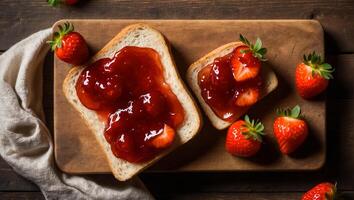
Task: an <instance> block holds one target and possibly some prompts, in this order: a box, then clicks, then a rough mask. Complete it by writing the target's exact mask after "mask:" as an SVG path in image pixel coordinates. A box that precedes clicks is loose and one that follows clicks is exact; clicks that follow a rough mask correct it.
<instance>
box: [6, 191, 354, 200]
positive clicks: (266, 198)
mask: <svg viewBox="0 0 354 200" xmlns="http://www.w3.org/2000/svg"><path fill="white" fill-rule="evenodd" d="M302 194H303V193H300V192H295V193H292V192H286V193H255V192H252V193H213V194H209V193H192V194H184V193H170V194H164V195H159V196H157V199H160V200H164V199H168V200H177V199H178V200H188V199H193V200H250V198H252V200H284V199H286V200H298V199H300V197H301V195H302ZM342 197H343V199H345V200H352V199H354V194H353V193H352V192H343V193H342ZM0 199H1V200H17V199H23V200H42V199H44V197H43V195H42V194H41V193H40V192H0Z"/></svg>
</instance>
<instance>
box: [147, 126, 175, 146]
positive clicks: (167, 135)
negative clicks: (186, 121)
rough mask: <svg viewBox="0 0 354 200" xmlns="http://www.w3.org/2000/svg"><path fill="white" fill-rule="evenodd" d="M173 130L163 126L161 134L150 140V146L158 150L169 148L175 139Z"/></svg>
mask: <svg viewBox="0 0 354 200" xmlns="http://www.w3.org/2000/svg"><path fill="white" fill-rule="evenodd" d="M175 135H176V133H175V130H174V129H173V128H172V127H170V126H169V125H167V124H165V125H164V128H163V132H162V133H161V134H160V135H158V136H156V137H155V138H153V139H152V140H151V144H152V146H154V147H155V148H158V149H163V148H167V147H169V146H171V144H172V143H173V140H174V138H175Z"/></svg>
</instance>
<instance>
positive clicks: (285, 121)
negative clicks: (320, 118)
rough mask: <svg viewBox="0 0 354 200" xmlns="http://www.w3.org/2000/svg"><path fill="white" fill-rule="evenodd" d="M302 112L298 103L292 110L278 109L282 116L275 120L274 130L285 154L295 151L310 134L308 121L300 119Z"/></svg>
mask: <svg viewBox="0 0 354 200" xmlns="http://www.w3.org/2000/svg"><path fill="white" fill-rule="evenodd" d="M300 112H301V109H300V106H298V105H297V106H295V107H294V108H293V109H291V110H290V109H286V110H280V109H279V110H278V115H280V116H279V117H278V118H276V119H275V121H274V124H273V131H274V135H275V137H276V138H277V140H278V144H279V148H280V151H281V152H282V153H283V154H290V153H292V152H294V151H295V150H296V149H297V148H298V147H299V146H300V145H301V144H302V143H303V142H304V141H305V139H306V137H307V135H308V128H307V124H306V122H305V121H304V120H302V119H299V117H300Z"/></svg>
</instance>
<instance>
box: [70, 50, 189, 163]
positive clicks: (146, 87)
mask: <svg viewBox="0 0 354 200" xmlns="http://www.w3.org/2000/svg"><path fill="white" fill-rule="evenodd" d="M76 91H77V95H78V97H79V99H80V101H81V103H82V104H83V105H84V106H85V107H87V108H89V109H91V110H95V111H96V113H97V114H98V115H99V116H100V119H101V120H103V121H104V122H105V123H106V127H105V133H104V136H105V138H106V140H107V142H108V143H109V144H110V146H111V149H112V152H113V154H114V155H115V156H116V157H119V158H121V159H124V160H127V161H129V162H133V163H141V162H145V161H148V160H151V159H153V158H154V157H155V156H156V155H157V154H159V153H160V152H161V151H162V149H164V148H167V147H168V146H170V145H171V143H172V142H171V141H173V138H174V135H175V134H174V130H176V128H178V126H179V125H180V124H181V123H182V122H183V120H184V110H183V108H182V106H181V104H180V102H179V101H178V99H177V97H176V95H175V94H174V93H173V92H172V91H171V89H170V87H169V86H168V84H167V83H166V82H165V80H164V77H163V67H162V64H161V61H160V57H159V54H158V53H157V52H156V51H155V50H153V49H151V48H141V47H133V46H127V47H124V48H123V49H121V50H120V51H118V52H117V53H115V55H114V57H113V58H112V59H111V58H102V59H100V60H97V61H96V62H94V63H92V64H90V65H89V66H87V67H86V68H85V69H84V70H83V71H82V72H81V74H80V76H79V78H78V81H77V84H76ZM166 127H167V128H166ZM166 130H167V132H168V133H167V136H166V133H165V132H166ZM170 133H172V134H170ZM162 134H165V135H164V137H160V138H159V136H162ZM161 138H162V139H161ZM166 138H167V139H166ZM171 138H172V139H171ZM168 139H169V140H168ZM166 142H167V143H166ZM166 144H167V145H166Z"/></svg>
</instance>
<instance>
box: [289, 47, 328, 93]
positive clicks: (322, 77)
mask: <svg viewBox="0 0 354 200" xmlns="http://www.w3.org/2000/svg"><path fill="white" fill-rule="evenodd" d="M333 71H334V69H333V68H332V66H331V65H330V64H328V63H324V61H323V60H322V58H321V56H319V55H317V54H316V53H315V52H313V53H312V54H309V55H308V56H307V57H306V55H304V61H303V62H302V63H300V64H299V65H297V67H296V71H295V84H296V89H297V91H298V93H299V94H300V96H301V97H302V98H304V99H310V98H312V97H315V96H317V95H318V94H320V93H321V92H323V91H324V90H325V89H326V88H327V85H328V80H329V79H332V78H333V76H332V72H333Z"/></svg>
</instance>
